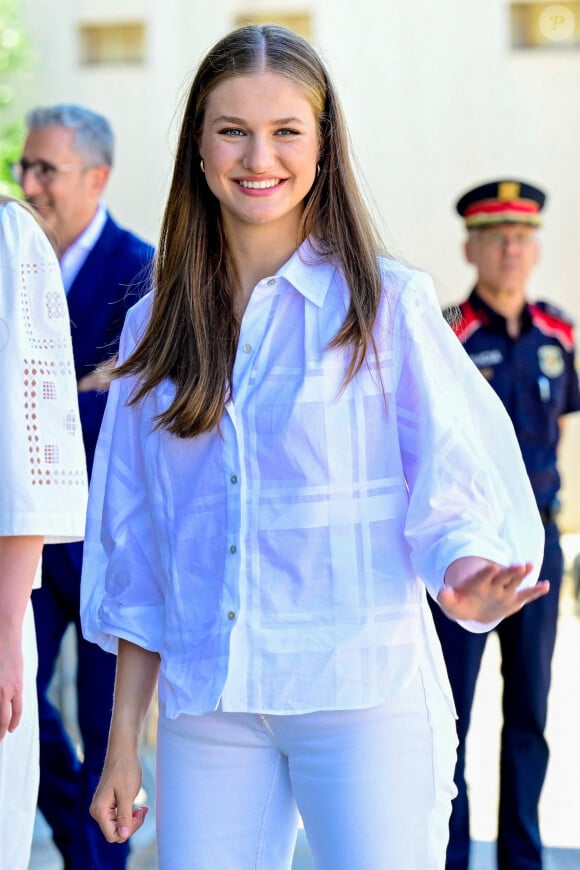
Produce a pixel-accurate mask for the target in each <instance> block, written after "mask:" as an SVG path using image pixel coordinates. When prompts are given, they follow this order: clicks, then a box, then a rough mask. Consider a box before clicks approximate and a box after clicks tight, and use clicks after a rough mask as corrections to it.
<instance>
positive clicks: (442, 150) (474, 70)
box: [22, 0, 580, 529]
mask: <svg viewBox="0 0 580 870" xmlns="http://www.w3.org/2000/svg"><path fill="white" fill-rule="evenodd" d="M23 3H24V6H25V12H26V16H27V19H28V22H29V29H30V32H31V35H32V39H33V44H34V46H35V47H36V50H37V61H38V62H37V69H36V74H35V75H34V76H32V77H31V78H30V81H29V83H28V90H27V92H26V98H25V101H24V102H25V103H26V105H23V106H22V109H23V111H24V110H25V109H27V108H28V107H29V106H30V105H32V104H36V103H52V102H56V101H79V102H83V103H86V104H87V105H90V106H92V107H93V108H95V109H97V110H100V111H102V112H103V113H105V114H106V115H107V116H108V117H109V118H110V119H111V121H112V122H113V125H114V128H115V130H116V133H117V139H118V146H117V160H116V168H115V172H114V174H113V177H112V180H111V183H110V188H109V192H108V201H109V204H110V205H111V208H112V210H113V211H114V213H115V215H116V216H117V217H118V219H119V220H121V221H122V222H124V223H126V224H127V225H129V226H130V227H131V228H133V229H135V230H137V231H139V232H141V233H142V234H143V235H145V236H146V237H147V238H149V239H151V240H154V239H155V237H156V234H157V227H158V224H159V219H160V215H161V212H162V208H163V203H164V197H165V192H166V186H167V182H168V174H169V172H170V168H171V156H172V148H173V143H174V141H175V133H176V125H177V123H178V121H179V117H178V116H177V117H176V114H175V113H176V110H177V106H178V101H179V99H180V97H181V96H182V95H183V93H184V87H185V85H186V84H187V81H188V79H189V76H190V73H191V71H192V70H193V69H194V67H195V65H196V63H197V61H198V60H199V58H200V57H201V56H202V54H203V53H204V52H205V50H206V49H207V48H208V47H209V46H210V45H211V44H212V43H213V42H214V41H215V40H216V39H217V38H218V37H219V36H221V35H222V34H223V33H224V32H226V31H227V30H228V29H230V28H231V26H232V25H233V23H234V16H235V13H236V12H238V11H239V12H242V11H247V10H250V11H258V10H262V9H265V10H275V9H276V8H277V7H276V4H275V2H273V0H265V2H260V0H253V2H251V3H248V5H247V6H244V5H242V4H240V3H236V2H234V0H23ZM278 8H279V9H280V11H282V12H287V11H289V10H292V9H297V10H299V11H302V10H303V9H304V8H310V9H311V11H312V15H313V21H314V42H315V44H316V45H317V47H318V48H319V49H320V51H321V52H322V54H323V56H324V57H325V58H326V60H327V62H328V64H329V66H330V68H331V72H332V74H333V77H334V79H335V81H336V83H337V85H338V88H339V92H340V93H341V95H342V99H343V103H344V106H345V109H346V113H347V117H348V119H349V122H350V129H351V136H352V140H353V145H354V150H355V154H356V158H357V163H358V165H359V167H360V169H361V172H362V175H363V177H364V179H365V187H366V189H367V190H368V192H369V194H370V196H371V198H372V200H373V202H374V203H375V205H376V208H377V209H378V211H379V213H380V215H381V217H382V220H383V224H384V227H385V236H386V239H387V242H388V245H389V247H390V248H391V250H392V251H393V252H394V253H396V254H398V255H400V256H403V257H404V258H405V259H407V260H408V261H410V262H412V263H415V264H417V265H420V266H422V267H423V268H426V269H427V270H429V271H430V272H431V273H432V274H433V276H434V277H435V279H436V282H437V286H438V290H439V294H440V298H441V301H442V302H446V301H451V300H457V299H459V298H460V297H462V296H463V295H465V293H466V292H467V291H468V290H469V288H470V285H471V282H472V281H473V274H472V272H471V271H470V268H469V267H468V266H467V264H465V263H464V261H463V258H462V254H461V243H462V239H463V231H462V226H461V222H460V220H459V219H458V218H457V217H456V215H455V213H454V211H453V202H454V200H455V199H456V198H457V197H458V196H459V194H460V193H462V192H463V191H464V190H465V189H466V188H468V187H470V186H472V185H474V184H476V183H478V182H480V181H484V180H488V179H491V178H494V177H499V176H510V175H514V176H518V177H523V178H526V179H529V180H531V181H533V182H537V183H538V184H539V185H541V186H543V187H545V189H546V190H547V191H548V193H549V197H550V199H549V202H548V205H547V208H546V226H545V230H544V231H543V249H544V250H543V257H542V261H541V263H540V266H539V267H538V269H537V271H536V273H535V275H534V279H533V282H532V286H531V288H530V289H531V295H542V296H544V297H546V298H549V299H551V300H553V301H554V302H556V303H557V304H559V305H562V306H563V307H564V308H565V309H566V310H567V311H568V312H569V313H570V314H571V315H572V316H573V317H574V318H575V319H576V320H577V321H578V322H580V295H579V294H578V290H577V285H578V277H577V275H578V271H579V270H578V265H577V261H576V250H577V246H578V245H579V244H580V242H579V240H578V237H579V233H578V231H579V229H580V227H579V218H578V213H579V206H580V172H579V169H578V162H579V158H578V154H579V149H578V143H579V142H580V113H579V112H578V109H577V93H578V85H579V81H580V53H579V52H573V51H564V52H554V51H552V52H550V51H517V52H515V51H513V50H511V48H510V47H509V33H508V17H507V0H362V2H359V3H357V4H355V3H353V0H312V2H311V3H310V4H308V3H307V2H295V0H284V2H283V3H282V4H281V5H280V6H279V7H278ZM135 18H136V19H144V20H146V22H147V25H148V31H149V45H148V56H147V63H146V65H145V66H143V67H134V68H126V69H122V68H115V67H113V68H111V69H109V70H99V69H96V68H92V69H91V68H82V67H79V66H78V65H77V61H76V30H75V28H76V24H77V22H78V21H79V20H84V21H86V20H91V19H92V20H95V21H110V20H115V19H125V20H127V19H135ZM577 26H580V22H578V24H577ZM578 416H580V415H578ZM579 444H580V420H578V421H577V420H571V421H570V425H569V427H568V433H567V436H566V439H565V442H564V447H563V452H562V462H561V466H562V471H563V474H564V480H565V487H564V491H563V494H564V500H565V513H564V524H565V526H566V527H567V528H575V529H580V487H578V486H577V484H576V482H577V481H578V480H580V451H579V450H578V445H579Z"/></svg>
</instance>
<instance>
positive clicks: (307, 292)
mask: <svg viewBox="0 0 580 870" xmlns="http://www.w3.org/2000/svg"><path fill="white" fill-rule="evenodd" d="M335 271H336V266H335V264H334V263H333V262H332V260H330V259H329V258H328V257H326V256H325V255H324V254H322V253H321V252H320V251H317V250H316V248H315V246H314V243H313V242H312V241H311V240H310V239H306V241H304V242H302V244H301V245H300V247H299V248H298V249H297V250H296V251H295V252H294V253H293V254H292V256H291V257H290V259H289V260H287V261H286V263H284V265H283V266H281V267H280V269H279V270H278V272H277V273H276V274H277V275H278V276H279V277H281V278H285V279H286V281H288V283H289V284H291V285H292V286H293V287H294V288H295V289H296V290H298V292H299V293H301V294H302V296H304V297H305V298H306V299H308V301H309V302H312V303H313V304H314V305H316V306H317V307H318V308H322V306H323V305H324V300H325V298H326V294H327V292H328V288H329V287H330V284H331V281H332V278H333V275H334V273H335Z"/></svg>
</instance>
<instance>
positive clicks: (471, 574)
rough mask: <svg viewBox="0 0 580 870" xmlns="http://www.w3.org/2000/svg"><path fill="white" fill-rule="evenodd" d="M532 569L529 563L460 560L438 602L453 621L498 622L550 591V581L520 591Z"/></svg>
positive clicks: (453, 565) (449, 573)
mask: <svg viewBox="0 0 580 870" xmlns="http://www.w3.org/2000/svg"><path fill="white" fill-rule="evenodd" d="M531 570H532V566H531V565H530V564H529V563H527V564H525V565H510V566H508V567H504V566H501V565H498V564H497V563H495V562H490V561H488V560H487V559H480V558H478V557H475V556H468V557H464V558H461V559H457V560H456V561H455V562H452V563H451V565H450V566H449V568H448V569H447V571H446V572H445V585H444V587H443V589H441V591H440V592H439V595H438V596H437V600H438V602H439V604H440V606H441V608H442V610H443V612H444V613H445V614H446V615H447V616H448V617H450V619H455V620H462V621H463V620H465V621H468V620H473V621H476V622H481V623H496V622H498V621H499V620H501V619H504V618H505V617H506V616H510V615H511V614H512V613H516V611H518V610H520V609H521V608H522V607H523V606H524V605H525V604H529V603H530V602H531V601H535V600H536V599H537V598H541V597H542V596H543V595H546V593H547V592H548V591H549V589H550V584H549V582H548V581H547V580H542V581H539V582H538V583H536V585H535V586H532V587H531V588H528V589H520V588H519V586H520V584H521V582H522V580H523V579H524V577H526V576H527V575H528V574H529V573H530V571H531Z"/></svg>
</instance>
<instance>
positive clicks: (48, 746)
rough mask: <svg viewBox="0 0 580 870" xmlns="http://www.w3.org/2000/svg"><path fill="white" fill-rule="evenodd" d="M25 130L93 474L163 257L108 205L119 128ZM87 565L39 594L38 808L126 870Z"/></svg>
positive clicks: (65, 568)
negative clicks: (102, 801)
mask: <svg viewBox="0 0 580 870" xmlns="http://www.w3.org/2000/svg"><path fill="white" fill-rule="evenodd" d="M26 122H27V127H28V134H27V136H26V141H25V143H24V148H23V152H22V157H21V159H20V160H19V161H18V163H16V164H15V165H14V166H13V168H12V169H13V174H14V177H15V178H16V180H17V181H18V182H19V184H20V186H21V187H22V190H23V192H24V195H25V197H26V199H27V201H28V202H29V203H30V204H31V205H32V206H33V207H34V208H35V209H36V210H37V211H38V212H39V214H41V215H42V217H43V218H44V220H45V222H46V223H47V224H48V227H49V228H50V230H52V232H53V234H54V237H55V240H56V244H57V251H58V257H59V264H60V269H61V274H62V279H63V283H64V287H65V290H66V292H67V302H68V308H69V314H70V321H71V333H72V342H73V355H74V363H75V370H76V377H77V384H78V391H79V393H78V397H79V408H80V419H81V427H82V433H83V439H84V443H85V450H86V455H87V464H88V469H89V473H90V470H91V467H92V462H93V455H94V450H95V446H96V441H97V437H98V433H99V428H100V424H101V418H102V415H103V411H104V407H105V401H106V392H104V390H103V383H102V380H101V378H100V376H99V374H98V373H96V371H95V369H96V368H97V367H98V366H100V365H101V364H102V363H104V362H106V361H107V360H110V359H111V358H113V357H114V354H115V352H116V349H117V343H118V339H119V335H120V331H121V327H122V325H123V321H124V318H125V313H126V311H127V309H128V308H129V307H130V305H132V304H133V303H134V302H135V301H136V299H137V298H138V297H139V296H140V295H141V293H142V292H143V291H144V290H146V289H147V286H146V283H147V278H148V269H149V264H150V262H151V258H152V256H153V249H152V248H151V246H150V245H148V244H147V243H146V242H144V241H143V240H142V239H140V238H138V237H137V236H136V235H134V234H133V233H130V232H128V231H127V230H125V229H123V228H121V227H120V226H118V224H117V223H116V222H115V221H114V220H113V218H112V217H111V215H110V214H109V212H108V210H107V209H106V207H105V206H104V205H103V203H102V202H101V199H102V196H103V193H104V190H105V187H106V184H107V182H108V179H109V176H110V173H111V167H112V163H113V144H114V142H113V133H112V130H111V125H110V124H109V122H108V120H107V119H106V118H104V117H103V116H102V115H99V114H97V113H96V112H93V111H91V110H89V109H87V108H84V107H82V106H76V105H57V106H52V107H48V108H37V109H34V110H33V111H32V112H30V113H29V114H28V116H27V118H26ZM81 563H82V544H57V545H54V546H52V547H50V548H47V549H46V550H45V552H44V555H43V570H42V588H41V589H39V590H37V591H35V593H34V594H33V607H34V616H35V622H36V631H37V638H38V651H39V668H38V677H37V690H38V700H39V718H40V791H39V807H40V809H41V810H42V813H43V815H44V816H45V818H46V819H47V821H48V823H49V825H50V827H51V829H52V835H53V839H54V842H55V844H56V845H57V847H58V848H59V850H60V852H61V853H62V855H63V858H64V862H65V868H66V870H89V868H90V870H123V868H125V866H126V862H127V855H128V847H127V846H126V845H118V844H109V843H107V842H106V840H105V839H104V838H103V836H102V835H101V833H100V831H99V829H98V826H97V825H96V823H95V822H94V821H93V820H92V819H91V818H90V816H89V812H88V808H89V804H90V801H91V798H92V794H93V792H94V789H95V787H96V784H97V782H98V779H99V775H100V772H101V769H102V766H103V761H104V756H105V749H106V745H107V737H108V729H109V719H110V711H111V707H112V696H113V684H114V675H115V657H114V656H112V655H109V654H107V653H105V652H103V651H102V650H100V649H99V648H98V647H97V646H96V645H95V644H92V643H88V642H86V641H84V640H83V638H82V634H81V628H80V622H79V593H80V574H81ZM71 623H73V624H74V625H75V628H76V636H77V644H78V671H77V707H78V724H79V730H80V734H81V737H82V744H83V745H82V748H81V750H80V751H81V753H82V756H83V760H82V762H81V761H80V760H79V753H78V752H77V750H76V749H75V748H74V747H73V745H72V742H71V740H70V739H69V736H68V734H67V733H66V731H65V728H64V726H63V722H62V720H61V716H60V713H59V711H58V710H57V708H56V707H55V705H54V704H53V703H52V701H51V699H50V698H49V695H48V688H49V684H50V681H51V679H52V676H53V673H54V668H55V664H56V660H57V657H58V653H59V650H60V645H61V640H62V638H63V635H64V632H65V630H66V628H67V627H68V626H69V625H70V624H71ZM0 863H1V862H0Z"/></svg>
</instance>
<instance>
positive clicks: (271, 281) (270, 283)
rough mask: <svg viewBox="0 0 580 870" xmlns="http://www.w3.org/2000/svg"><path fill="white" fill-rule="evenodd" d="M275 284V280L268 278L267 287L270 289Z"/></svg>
mask: <svg viewBox="0 0 580 870" xmlns="http://www.w3.org/2000/svg"><path fill="white" fill-rule="evenodd" d="M275 283H276V279H275V278H268V285H269V286H270V287H271V286H272V284H275Z"/></svg>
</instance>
